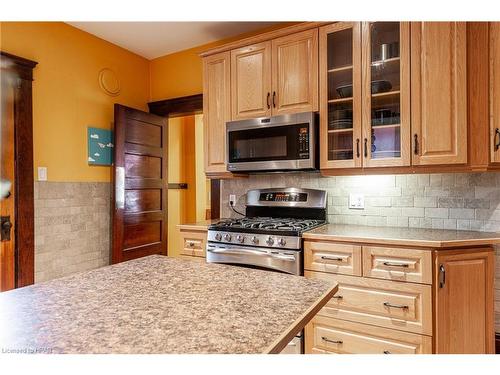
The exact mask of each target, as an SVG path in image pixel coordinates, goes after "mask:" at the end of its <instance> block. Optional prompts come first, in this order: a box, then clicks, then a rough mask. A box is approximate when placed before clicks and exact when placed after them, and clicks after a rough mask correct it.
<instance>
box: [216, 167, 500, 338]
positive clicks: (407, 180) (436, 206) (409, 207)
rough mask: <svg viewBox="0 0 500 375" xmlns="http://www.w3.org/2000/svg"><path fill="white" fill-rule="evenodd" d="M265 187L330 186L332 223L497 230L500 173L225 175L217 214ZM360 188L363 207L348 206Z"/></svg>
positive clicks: (499, 302)
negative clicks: (351, 195) (232, 199)
mask: <svg viewBox="0 0 500 375" xmlns="http://www.w3.org/2000/svg"><path fill="white" fill-rule="evenodd" d="M266 187H303V188H316V189H325V190H327V191H328V213H329V215H328V221H329V222H330V223H345V224H360V225H376V226H378V225H381V226H400V227H420V228H440V229H443V228H444V229H459V230H469V229H471V230H480V231H500V173H474V174H451V173H450V174H422V175H387V176H342V177H340V176H338V177H321V176H320V175H319V174H318V173H294V174H283V173H282V174H276V175H252V176H250V177H249V178H238V179H234V180H225V181H223V182H222V187H221V195H222V196H221V206H222V207H221V216H223V217H228V216H237V214H235V213H234V212H232V211H231V209H230V208H229V204H228V197H229V194H236V195H237V205H236V206H237V209H238V210H244V206H245V198H246V197H245V195H244V194H245V192H246V191H247V190H249V189H255V188H266ZM350 192H355V193H364V195H365V209H364V210H353V209H349V208H348V198H349V193H350ZM495 272H496V282H495V311H496V313H495V322H496V330H497V332H500V247H497V249H496V269H495Z"/></svg>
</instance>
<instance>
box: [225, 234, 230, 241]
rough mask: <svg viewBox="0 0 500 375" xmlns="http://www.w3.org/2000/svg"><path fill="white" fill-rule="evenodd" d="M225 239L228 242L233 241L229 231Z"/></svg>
mask: <svg viewBox="0 0 500 375" xmlns="http://www.w3.org/2000/svg"><path fill="white" fill-rule="evenodd" d="M224 240H226V241H227V242H229V241H231V235H230V234H229V233H226V234H225V235H224Z"/></svg>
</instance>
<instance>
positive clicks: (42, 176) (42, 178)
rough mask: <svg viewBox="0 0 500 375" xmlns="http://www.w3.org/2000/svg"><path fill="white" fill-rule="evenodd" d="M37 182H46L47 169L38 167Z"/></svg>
mask: <svg viewBox="0 0 500 375" xmlns="http://www.w3.org/2000/svg"><path fill="white" fill-rule="evenodd" d="M38 181H47V167H38Z"/></svg>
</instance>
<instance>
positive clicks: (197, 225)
mask: <svg viewBox="0 0 500 375" xmlns="http://www.w3.org/2000/svg"><path fill="white" fill-rule="evenodd" d="M221 220H222V219H211V220H201V221H196V222H192V223H183V224H179V225H177V228H178V229H184V230H208V227H209V225H211V224H214V223H218V222H219V221H221Z"/></svg>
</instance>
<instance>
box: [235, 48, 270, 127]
mask: <svg viewBox="0 0 500 375" xmlns="http://www.w3.org/2000/svg"><path fill="white" fill-rule="evenodd" d="M271 99H272V98H271V42H264V43H259V44H254V45H251V46H247V47H242V48H239V49H236V50H233V51H231V108H232V119H233V120H241V119H245V118H254V117H266V116H270V115H271Z"/></svg>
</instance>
